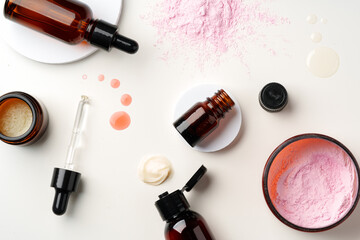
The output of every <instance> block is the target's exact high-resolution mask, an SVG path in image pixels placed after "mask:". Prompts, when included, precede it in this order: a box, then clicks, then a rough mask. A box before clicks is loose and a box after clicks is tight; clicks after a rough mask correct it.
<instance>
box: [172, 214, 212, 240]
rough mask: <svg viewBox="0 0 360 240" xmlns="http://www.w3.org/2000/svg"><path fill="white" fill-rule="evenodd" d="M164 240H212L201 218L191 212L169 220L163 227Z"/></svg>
mask: <svg viewBox="0 0 360 240" xmlns="http://www.w3.org/2000/svg"><path fill="white" fill-rule="evenodd" d="M165 239H166V240H213V239H214V238H213V237H212V235H211V233H210V231H209V230H208V227H207V225H206V222H205V220H204V219H203V217H202V216H201V215H200V214H198V213H196V212H193V211H191V210H187V211H185V212H183V213H181V214H180V215H179V216H178V217H176V218H173V219H170V220H169V221H168V222H167V223H166V226H165Z"/></svg>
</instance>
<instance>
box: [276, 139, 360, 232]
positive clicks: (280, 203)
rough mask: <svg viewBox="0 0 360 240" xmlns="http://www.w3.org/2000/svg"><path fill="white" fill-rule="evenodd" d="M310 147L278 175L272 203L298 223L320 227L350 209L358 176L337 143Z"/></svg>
mask: <svg viewBox="0 0 360 240" xmlns="http://www.w3.org/2000/svg"><path fill="white" fill-rule="evenodd" d="M323 141H325V140H323ZM309 148H310V150H309V151H307V152H304V153H302V154H300V155H299V156H297V157H298V159H296V161H294V163H293V164H292V165H291V166H289V168H288V169H287V170H286V171H285V172H284V173H283V174H282V175H281V177H280V178H279V181H278V183H277V199H276V201H275V207H276V209H277V210H278V211H279V213H280V214H281V215H282V216H283V217H284V218H285V219H287V220H288V221H290V222H292V223H294V224H296V225H298V226H301V227H305V228H322V227H327V226H330V225H332V224H334V223H336V222H337V221H339V220H341V219H342V218H343V217H344V216H345V215H346V214H347V213H348V212H349V210H350V209H351V207H352V206H353V204H354V201H355V199H356V194H357V188H358V186H357V181H358V176H357V173H356V169H355V165H354V163H353V162H352V160H351V158H350V157H349V155H348V154H347V153H346V152H345V151H344V150H343V149H341V148H340V147H338V146H337V145H335V144H333V143H330V142H328V143H321V144H317V145H313V146H312V147H309Z"/></svg>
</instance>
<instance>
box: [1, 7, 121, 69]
mask: <svg viewBox="0 0 360 240" xmlns="http://www.w3.org/2000/svg"><path fill="white" fill-rule="evenodd" d="M83 2H85V3H86V4H87V5H88V6H89V7H90V8H91V9H92V11H93V14H94V18H100V19H102V20H105V21H107V22H109V23H112V24H118V22H119V18H120V14H121V9H122V0H106V1H105V2H104V1H98V0H84V1H83ZM3 7H4V6H3V5H1V11H2V12H3ZM0 24H1V27H2V31H1V32H0V36H1V37H2V38H3V39H4V40H5V41H6V42H7V43H8V44H9V45H10V47H11V48H13V49H14V50H15V51H16V52H18V53H20V54H21V55H23V56H25V57H27V58H30V59H32V60H35V61H38V62H42V63H51V64H61V63H70V62H74V61H77V60H80V59H83V58H85V57H87V56H89V55H91V54H92V53H94V52H95V51H97V50H98V49H97V48H95V47H92V46H91V45H90V44H85V43H82V44H78V45H68V44H66V43H64V42H61V41H59V40H56V39H54V38H52V37H49V36H47V35H45V34H42V33H39V32H37V31H34V30H32V29H29V28H26V27H24V26H22V25H20V24H17V23H15V22H12V21H9V20H7V19H6V18H5V17H4V14H3V13H2V14H1V16H0Z"/></svg>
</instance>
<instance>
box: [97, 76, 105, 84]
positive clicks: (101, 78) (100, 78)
mask: <svg viewBox="0 0 360 240" xmlns="http://www.w3.org/2000/svg"><path fill="white" fill-rule="evenodd" d="M98 80H99V81H100V82H102V81H104V80H105V76H104V74H100V75H99V76H98Z"/></svg>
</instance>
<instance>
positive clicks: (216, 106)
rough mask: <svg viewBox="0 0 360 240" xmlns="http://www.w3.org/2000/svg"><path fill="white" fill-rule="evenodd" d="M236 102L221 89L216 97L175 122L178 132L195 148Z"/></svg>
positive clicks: (195, 107) (198, 105)
mask: <svg viewBox="0 0 360 240" xmlns="http://www.w3.org/2000/svg"><path fill="white" fill-rule="evenodd" d="M234 104H235V103H234V101H233V100H232V99H231V98H230V97H229V95H228V94H227V93H226V92H225V91H224V90H223V89H220V90H219V91H218V92H217V93H215V95H214V96H212V97H211V98H207V99H206V101H204V102H198V103H196V104H195V105H194V106H193V107H191V108H190V109H189V110H188V111H187V112H186V113H184V114H183V115H182V116H181V117H180V118H179V119H178V120H176V121H175V122H174V127H175V128H176V130H177V131H178V132H179V133H180V134H181V135H182V136H183V137H184V139H185V140H186V141H187V142H188V143H189V144H190V146H192V147H194V146H195V145H196V144H197V143H199V142H201V141H202V140H203V139H204V138H206V137H207V136H208V135H209V134H210V133H211V132H213V131H214V130H215V129H216V128H217V126H218V125H219V121H220V120H221V119H222V118H224V116H225V113H226V112H228V111H229V110H230V109H231V107H232V106H234Z"/></svg>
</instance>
